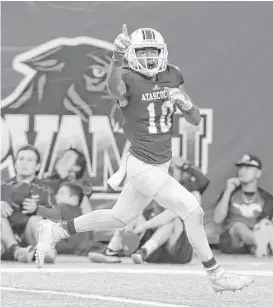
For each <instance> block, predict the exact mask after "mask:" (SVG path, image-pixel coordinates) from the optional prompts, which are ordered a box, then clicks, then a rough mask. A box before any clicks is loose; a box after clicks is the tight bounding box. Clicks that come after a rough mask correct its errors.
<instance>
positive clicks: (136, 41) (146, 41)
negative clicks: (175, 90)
mask: <svg viewBox="0 0 273 307" xmlns="http://www.w3.org/2000/svg"><path fill="white" fill-rule="evenodd" d="M130 39H131V44H130V46H129V48H128V50H127V54H126V58H127V60H128V65H129V67H130V68H131V69H133V70H135V71H137V72H139V73H141V74H143V75H145V76H148V77H153V76H155V75H156V74H158V73H159V72H161V71H164V70H165V69H166V68H167V63H168V50H167V45H166V44H165V42H164V38H163V36H162V35H161V34H160V33H159V32H158V31H156V30H154V29H151V28H140V29H138V30H136V31H134V32H133V33H132V34H131V36H130ZM146 47H147V48H156V49H158V51H159V54H158V56H152V57H151V56H147V57H141V58H139V57H137V56H136V50H137V49H143V48H146ZM139 59H142V60H143V61H141V62H142V63H145V64H144V65H143V64H142V63H141V62H140V61H139ZM147 59H154V60H155V61H154V63H155V64H156V65H155V67H153V68H149V67H148V64H147V63H148V62H147Z"/></svg>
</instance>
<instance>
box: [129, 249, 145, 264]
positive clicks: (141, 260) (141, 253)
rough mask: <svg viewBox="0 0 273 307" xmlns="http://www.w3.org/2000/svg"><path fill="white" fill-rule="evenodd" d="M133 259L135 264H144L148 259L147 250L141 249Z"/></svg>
mask: <svg viewBox="0 0 273 307" xmlns="http://www.w3.org/2000/svg"><path fill="white" fill-rule="evenodd" d="M131 258H132V260H133V262H134V263H135V264H143V263H144V262H145V260H146V259H147V258H148V253H147V250H146V248H140V249H139V250H137V251H136V252H135V253H134V254H132V256H131Z"/></svg>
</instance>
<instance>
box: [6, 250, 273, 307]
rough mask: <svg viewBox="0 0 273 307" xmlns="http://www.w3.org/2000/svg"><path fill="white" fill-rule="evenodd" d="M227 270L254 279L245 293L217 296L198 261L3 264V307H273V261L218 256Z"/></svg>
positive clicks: (78, 260) (63, 258)
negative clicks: (140, 263) (185, 263)
mask: <svg viewBox="0 0 273 307" xmlns="http://www.w3.org/2000/svg"><path fill="white" fill-rule="evenodd" d="M216 256H217V259H218V261H219V262H220V263H221V264H222V266H223V267H225V268H227V269H231V270H236V271H240V272H244V273H245V274H247V275H252V276H253V277H254V279H255V283H254V284H252V285H251V286H250V287H249V288H247V289H245V290H244V291H242V292H240V291H239V292H236V293H233V292H231V293H230V292H227V293H223V294H216V293H214V291H213V290H212V289H211V287H210V284H209V283H208V279H207V276H206V275H205V273H204V271H203V270H202V267H201V265H200V264H199V261H198V259H197V258H194V259H193V261H192V262H191V263H190V264H187V265H184V266H181V265H151V264H145V265H142V266H140V265H139V266H138V265H134V264H132V262H131V259H129V258H128V259H125V260H124V262H123V263H122V264H94V263H91V262H89V260H88V259H87V258H85V257H76V256H61V255H60V256H58V258H57V262H56V263H55V264H53V265H45V268H43V269H42V270H38V269H37V268H36V267H35V265H34V263H31V264H20V263H12V262H2V263H1V279H2V280H1V294H2V295H1V306H3V307H7V306H8V307H13V306H16V307H21V306H24V307H26V306H35V307H63V306H65V307H66V306H73V307H74V306H79V307H87V306H88V307H137V306H145V307H149V306H158V307H175V306H181V307H183V306H184V307H189V306H196V307H197V306H198V307H214V306H215V307H221V306H223V307H230V306H232V307H243V306H247V307H250V306H253V307H265V306H268V307H269V306H272V295H273V257H272V256H271V257H270V258H268V259H255V258H254V257H251V256H227V255H216Z"/></svg>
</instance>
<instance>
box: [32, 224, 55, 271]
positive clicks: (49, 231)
mask: <svg viewBox="0 0 273 307" xmlns="http://www.w3.org/2000/svg"><path fill="white" fill-rule="evenodd" d="M55 224H56V223H54V222H52V221H49V220H42V221H40V223H39V240H38V244H37V246H36V253H35V258H36V264H37V266H38V268H42V267H43V264H44V262H45V257H46V254H48V253H49V252H50V251H51V250H52V249H53V248H54V247H55V245H56V244H57V243H58V241H57V240H56V239H55V238H54V236H53V225H55Z"/></svg>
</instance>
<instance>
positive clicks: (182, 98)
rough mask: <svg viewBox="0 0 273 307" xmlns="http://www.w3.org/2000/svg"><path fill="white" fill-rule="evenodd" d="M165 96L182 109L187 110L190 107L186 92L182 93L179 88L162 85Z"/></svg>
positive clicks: (190, 103)
mask: <svg viewBox="0 0 273 307" xmlns="http://www.w3.org/2000/svg"><path fill="white" fill-rule="evenodd" d="M164 90H165V91H166V93H167V97H168V99H169V100H170V102H171V103H172V104H176V105H177V106H178V107H181V108H182V109H183V110H185V111H188V110H190V109H191V108H192V106H193V104H192V102H191V100H190V98H189V96H188V95H187V94H186V93H183V92H182V91H181V90H180V89H179V88H169V87H164Z"/></svg>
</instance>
